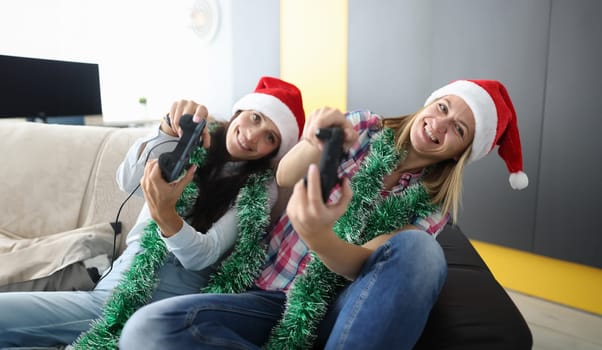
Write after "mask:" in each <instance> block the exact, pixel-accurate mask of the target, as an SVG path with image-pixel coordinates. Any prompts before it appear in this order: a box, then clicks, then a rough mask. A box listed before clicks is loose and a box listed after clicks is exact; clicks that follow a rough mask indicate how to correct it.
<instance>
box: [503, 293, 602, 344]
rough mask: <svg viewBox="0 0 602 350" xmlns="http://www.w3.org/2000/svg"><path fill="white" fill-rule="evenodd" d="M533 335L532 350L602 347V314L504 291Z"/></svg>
mask: <svg viewBox="0 0 602 350" xmlns="http://www.w3.org/2000/svg"><path fill="white" fill-rule="evenodd" d="M507 292H508V294H509V295H510V297H511V298H512V300H514V303H515V304H516V306H518V308H519V310H520V311H521V313H522V314H523V317H524V318H525V320H526V321H527V323H528V324H529V328H530V329H531V333H532V334H533V350H567V349H571V350H602V316H601V315H594V314H592V313H588V312H583V311H580V310H576V309H574V308H570V307H566V306H563V305H559V304H556V303H551V302H548V301H545V300H542V299H539V298H534V297H530V296H527V295H524V294H521V293H518V292H514V291H512V290H507Z"/></svg>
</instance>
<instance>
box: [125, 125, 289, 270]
mask: <svg viewBox="0 0 602 350" xmlns="http://www.w3.org/2000/svg"><path fill="white" fill-rule="evenodd" d="M177 141H178V138H176V137H173V136H169V135H167V134H165V133H163V132H162V131H161V130H160V129H159V128H157V129H156V130H153V131H152V132H151V133H150V134H149V135H147V136H145V137H142V138H140V139H138V140H137V141H136V142H135V143H134V144H133V145H132V146H131V147H130V149H129V150H128V153H127V154H126V157H125V159H124V160H123V162H122V163H121V164H120V165H119V168H118V169H117V183H118V185H119V188H120V189H121V190H122V191H125V192H127V193H131V192H132V191H134V189H136V192H135V194H136V195H139V196H143V193H142V190H141V189H140V188H139V187H137V186H138V185H139V184H140V179H141V178H142V175H143V174H144V167H145V164H146V162H147V160H149V159H155V158H158V157H159V155H160V154H161V153H164V152H170V151H171V150H173V149H174V148H175V146H176V144H177V143H176V142H177ZM239 164H240V163H237V162H231V163H227V164H226V166H225V169H224V171H228V169H233V168H235V167H236V166H238V165H239ZM277 196H278V189H277V186H276V182H275V180H272V181H271V182H270V183H269V184H268V200H269V205H270V208H272V207H273V206H274V205H275V203H276V199H277ZM208 200H209V199H208ZM150 221H151V216H150V211H149V209H148V206H147V204H146V203H145V204H144V205H143V207H142V210H141V211H140V213H139V214H138V218H137V219H136V223H135V224H134V227H133V228H132V229H131V230H130V232H129V233H128V236H127V239H126V242H127V244H130V243H131V242H135V241H138V240H140V237H141V236H142V233H143V232H144V228H145V227H146V226H147V225H148V223H149V222H150ZM160 236H161V238H162V239H163V241H164V242H165V244H166V246H167V248H168V249H169V251H171V252H172V253H173V254H174V255H175V256H176V257H177V258H178V260H179V261H180V262H181V263H182V266H184V268H186V269H189V270H194V271H198V270H201V269H203V268H205V267H207V266H210V265H211V264H213V263H215V262H216V261H217V260H218V259H219V258H220V257H221V256H222V255H223V254H224V253H225V252H226V251H228V250H229V249H230V248H231V247H232V246H233V245H234V243H235V242H236V238H237V236H238V217H237V213H236V209H235V208H234V206H232V207H231V208H230V209H229V210H228V211H227V212H226V213H225V214H224V215H223V216H222V217H221V218H220V219H219V220H217V221H216V222H215V223H214V224H213V226H211V228H209V230H207V232H198V231H196V229H195V228H194V227H192V226H191V225H190V224H188V223H187V222H186V221H184V225H183V226H182V229H181V230H180V231H178V232H177V233H176V234H175V235H173V236H171V237H163V236H162V235H160Z"/></svg>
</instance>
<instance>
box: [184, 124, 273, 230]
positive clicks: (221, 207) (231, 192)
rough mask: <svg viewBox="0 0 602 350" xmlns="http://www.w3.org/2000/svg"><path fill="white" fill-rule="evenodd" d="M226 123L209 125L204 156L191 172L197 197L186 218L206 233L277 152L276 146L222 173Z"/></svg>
mask: <svg viewBox="0 0 602 350" xmlns="http://www.w3.org/2000/svg"><path fill="white" fill-rule="evenodd" d="M235 117H236V116H235ZM229 125H230V123H229V122H228V123H217V125H214V126H212V128H211V129H212V130H211V146H210V147H209V150H208V152H207V159H206V160H205V164H204V165H203V166H202V167H199V168H198V169H197V171H196V173H195V175H194V181H195V182H196V184H197V185H198V187H199V196H198V198H197V200H196V203H195V204H194V208H193V210H192V211H191V212H190V213H189V215H188V217H187V218H186V219H187V220H188V221H189V222H190V224H191V225H192V226H193V227H194V228H195V229H196V230H197V231H199V232H203V233H205V232H207V230H208V229H209V228H210V227H211V226H212V225H213V223H215V222H216V221H217V220H218V219H219V218H221V217H222V216H223V215H224V214H225V213H226V212H227V211H228V209H229V208H230V207H231V206H232V205H233V203H234V201H235V199H236V196H237V195H238V192H239V191H240V189H241V188H242V187H243V186H244V185H245V183H246V182H247V179H248V178H249V176H250V175H251V174H255V173H259V172H262V171H264V170H267V169H270V168H272V164H271V159H272V158H273V157H274V156H275V155H276V154H277V152H278V149H276V150H274V151H273V152H272V153H270V154H269V155H268V156H266V157H263V158H260V159H256V160H249V161H244V162H243V163H242V164H241V166H240V167H238V168H236V169H235V170H234V171H233V172H232V173H229V174H225V175H224V174H222V170H223V169H224V165H225V164H226V163H227V162H228V161H229V160H230V155H229V154H228V150H227V149H226V131H227V130H228V126H229Z"/></svg>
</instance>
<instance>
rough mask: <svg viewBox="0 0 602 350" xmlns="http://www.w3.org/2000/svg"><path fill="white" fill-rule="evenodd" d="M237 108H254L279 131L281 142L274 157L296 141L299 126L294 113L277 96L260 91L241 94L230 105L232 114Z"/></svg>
mask: <svg viewBox="0 0 602 350" xmlns="http://www.w3.org/2000/svg"><path fill="white" fill-rule="evenodd" d="M239 110H255V111H257V112H261V113H262V114H264V115H265V116H266V117H268V118H270V119H271V120H272V121H273V122H274V124H276V127H277V128H278V130H279V131H280V137H281V140H282V141H281V143H280V148H279V149H278V154H277V155H276V157H275V158H276V159H277V160H279V159H280V158H282V157H283V156H284V155H285V154H286V153H287V152H288V151H289V150H290V149H291V148H292V147H293V146H294V145H295V144H296V143H297V139H298V136H299V127H298V126H297V122H296V119H295V115H294V114H293V112H292V111H291V110H290V108H288V106H287V105H286V104H285V103H284V102H282V101H281V100H280V99H278V98H277V97H274V96H272V95H268V94H262V93H256V92H253V93H250V94H247V95H245V96H243V97H242V98H241V99H240V100H238V101H237V102H236V103H235V104H234V106H233V107H232V114H234V113H236V112H237V111H239Z"/></svg>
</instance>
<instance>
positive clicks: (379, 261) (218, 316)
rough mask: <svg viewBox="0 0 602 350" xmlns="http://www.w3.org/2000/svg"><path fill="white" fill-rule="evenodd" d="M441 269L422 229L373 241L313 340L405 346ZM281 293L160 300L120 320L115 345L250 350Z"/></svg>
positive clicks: (278, 310) (276, 311) (417, 329)
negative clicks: (371, 250) (372, 248)
mask: <svg viewBox="0 0 602 350" xmlns="http://www.w3.org/2000/svg"><path fill="white" fill-rule="evenodd" d="M446 274H447V265H446V262H445V257H444V255H443V250H442V249H441V247H440V246H439V243H437V241H436V240H435V239H434V238H433V237H431V236H429V235H428V234H426V233H424V232H423V231H405V232H402V233H400V234H398V235H396V236H394V237H393V238H391V239H390V240H389V241H387V242H386V243H385V244H383V245H382V246H381V247H379V248H378V249H377V250H376V251H375V252H374V253H373V254H372V255H371V256H370V258H369V259H368V261H367V262H366V263H365V264H364V267H363V269H362V271H361V274H360V275H359V276H358V278H357V279H356V280H355V281H354V282H353V283H350V284H349V285H348V286H347V287H345V289H344V290H342V291H341V293H339V294H338V297H337V299H336V301H335V302H334V303H333V304H332V305H331V307H330V308H329V311H328V314H327V315H326V318H325V319H324V320H323V322H322V324H321V326H320V329H319V337H318V339H317V345H318V346H320V347H323V348H325V349H411V348H412V346H413V345H414V343H415V342H416V341H417V340H418V338H419V337H420V334H421V333H422V330H423V328H424V326H425V324H426V321H427V318H428V315H429V312H430V310H431V308H432V306H433V305H434V303H435V301H436V300H437V297H438V295H439V292H440V291H441V288H442V287H443V283H444V281H445V278H446ZM285 302H286V297H285V294H284V293H282V292H273V291H272V292H270V291H262V290H251V291H248V292H245V293H241V294H234V295H231V294H229V295H228V294H222V295H219V294H197V295H186V296H178V297H174V298H169V299H164V300H161V301H159V302H156V303H153V304H150V305H147V306H145V307H143V308H141V309H140V310H138V311H137V312H136V313H135V314H134V315H133V316H132V317H131V318H130V320H129V321H128V322H127V323H126V325H125V327H124V329H123V333H122V335H121V339H120V344H119V345H120V349H122V350H130V349H180V348H181V349H258V348H259V347H260V346H261V345H262V344H264V343H265V342H266V341H267V339H268V337H269V335H270V331H271V329H272V328H273V327H274V325H276V324H277V322H278V320H279V319H280V317H281V315H282V312H283V311H284V307H285Z"/></svg>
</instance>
